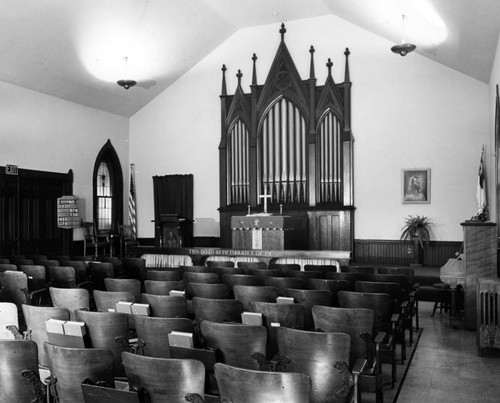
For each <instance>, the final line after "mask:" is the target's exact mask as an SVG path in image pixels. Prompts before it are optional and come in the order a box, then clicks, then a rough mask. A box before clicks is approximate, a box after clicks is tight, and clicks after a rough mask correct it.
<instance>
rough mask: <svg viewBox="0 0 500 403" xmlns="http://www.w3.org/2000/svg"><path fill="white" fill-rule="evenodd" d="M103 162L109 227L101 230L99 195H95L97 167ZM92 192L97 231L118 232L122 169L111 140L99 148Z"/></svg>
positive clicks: (120, 222)
mask: <svg viewBox="0 0 500 403" xmlns="http://www.w3.org/2000/svg"><path fill="white" fill-rule="evenodd" d="M102 162H104V163H106V164H107V165H108V170H109V174H110V187H111V194H112V196H111V229H110V230H108V229H106V230H102V229H101V228H99V220H98V211H99V196H98V195H97V187H98V186H99V177H98V172H99V167H100V165H101V163H102ZM92 192H93V206H92V207H93V209H92V211H93V213H92V215H93V221H94V224H95V226H96V230H97V232H98V233H100V232H105V233H118V226H119V225H122V224H123V171H122V168H121V164H120V159H119V158H118V154H117V153H116V151H115V149H114V147H113V145H112V144H111V141H110V140H108V141H107V142H106V144H105V145H104V146H103V147H102V148H101V150H100V151H99V154H98V155H97V158H96V160H95V163H94V171H93V175H92Z"/></svg>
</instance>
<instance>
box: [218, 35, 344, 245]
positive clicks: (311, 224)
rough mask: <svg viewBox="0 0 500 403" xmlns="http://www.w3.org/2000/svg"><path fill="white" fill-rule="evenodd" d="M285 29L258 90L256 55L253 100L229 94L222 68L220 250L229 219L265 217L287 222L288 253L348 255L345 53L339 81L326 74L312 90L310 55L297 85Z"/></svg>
mask: <svg viewBox="0 0 500 403" xmlns="http://www.w3.org/2000/svg"><path fill="white" fill-rule="evenodd" d="M285 32H286V29H285V27H284V25H282V26H281V30H280V34H281V42H280V44H279V47H278V50H277V52H276V55H275V58H274V61H273V63H272V65H271V69H270V71H269V74H268V76H267V78H266V80H265V83H264V84H263V85H259V84H257V74H256V63H257V56H256V55H255V54H254V55H253V58H252V60H253V72H252V84H251V88H250V93H244V91H243V89H242V87H241V78H242V73H241V71H240V70H238V73H237V78H238V85H237V88H236V90H235V92H234V94H233V95H228V94H227V88H226V67H225V66H223V67H222V94H221V120H222V125H221V127H222V130H221V141H220V145H219V161H220V166H219V170H220V208H219V212H220V217H221V221H220V223H221V246H222V247H231V217H232V216H242V215H245V214H247V211H248V210H249V209H250V210H251V211H252V212H261V211H262V206H261V204H262V196H263V195H270V200H269V205H270V212H275V213H276V214H277V213H278V212H279V211H282V212H283V214H286V215H287V216H291V217H292V225H293V228H294V229H295V231H293V232H294V235H293V236H292V242H291V248H292V249H302V250H307V249H311V250H320V249H330V250H352V247H353V218H354V217H353V216H354V204H353V172H352V170H353V142H354V139H353V136H352V133H351V124H350V115H351V113H350V90H351V82H350V78H349V64H348V57H349V50H348V49H346V51H345V53H344V54H345V76H344V82H343V83H340V84H336V83H335V82H334V80H333V77H332V73H331V69H332V66H333V63H332V62H331V60H330V59H329V60H328V63H327V64H326V67H327V69H328V75H327V79H326V82H325V83H324V85H322V86H318V85H316V78H315V69H314V48H313V47H312V46H311V48H310V50H309V52H310V76H309V78H308V79H306V80H302V79H301V77H300V75H299V73H298V71H297V69H296V67H295V64H294V62H293V60H292V57H291V55H290V53H289V51H288V49H287V47H286V45H285V41H284V36H285Z"/></svg>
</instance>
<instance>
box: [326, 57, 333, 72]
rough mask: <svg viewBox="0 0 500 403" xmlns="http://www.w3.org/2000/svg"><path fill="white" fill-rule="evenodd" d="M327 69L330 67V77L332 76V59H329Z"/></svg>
mask: <svg viewBox="0 0 500 403" xmlns="http://www.w3.org/2000/svg"><path fill="white" fill-rule="evenodd" d="M326 67H328V75H329V76H331V75H332V67H333V63H332V59H330V58H328V63H326Z"/></svg>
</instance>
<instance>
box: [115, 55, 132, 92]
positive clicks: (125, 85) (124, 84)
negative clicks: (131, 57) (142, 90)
mask: <svg viewBox="0 0 500 403" xmlns="http://www.w3.org/2000/svg"><path fill="white" fill-rule="evenodd" d="M123 60H125V65H127V64H128V63H127V62H128V57H127V56H125V57H124V58H123ZM127 70H128V69H127ZM116 83H117V84H118V85H119V86H120V87H123V88H125V89H126V90H128V89H129V88H130V87H133V86H134V85H136V84H137V81H135V80H130V79H125V80H118V81H117V82H116Z"/></svg>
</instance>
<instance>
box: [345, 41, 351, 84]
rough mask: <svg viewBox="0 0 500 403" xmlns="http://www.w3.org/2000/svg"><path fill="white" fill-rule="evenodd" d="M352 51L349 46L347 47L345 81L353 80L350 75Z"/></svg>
mask: <svg viewBox="0 0 500 403" xmlns="http://www.w3.org/2000/svg"><path fill="white" fill-rule="evenodd" d="M350 54H351V52H349V48H345V52H344V55H345V74H344V81H345V82H349V81H351V77H350V76H349V55H350Z"/></svg>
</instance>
